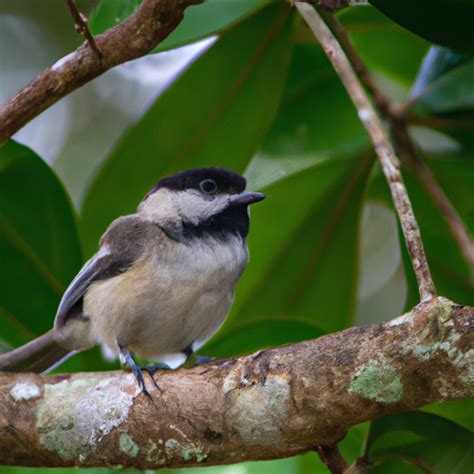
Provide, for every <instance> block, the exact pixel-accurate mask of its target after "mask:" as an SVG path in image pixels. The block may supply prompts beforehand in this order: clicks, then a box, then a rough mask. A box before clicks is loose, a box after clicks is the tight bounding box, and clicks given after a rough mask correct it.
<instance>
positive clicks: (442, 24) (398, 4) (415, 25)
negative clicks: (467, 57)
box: [369, 0, 474, 54]
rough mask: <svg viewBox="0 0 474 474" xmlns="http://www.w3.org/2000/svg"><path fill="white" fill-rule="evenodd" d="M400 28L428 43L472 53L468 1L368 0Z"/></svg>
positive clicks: (473, 26)
mask: <svg viewBox="0 0 474 474" xmlns="http://www.w3.org/2000/svg"><path fill="white" fill-rule="evenodd" d="M369 1H370V3H372V4H373V5H375V6H376V7H377V8H378V9H379V10H380V11H382V12H383V13H385V15H387V16H388V17H390V18H391V19H392V20H394V21H396V22H397V23H399V24H400V25H402V26H403V27H405V28H407V29H408V30H410V31H413V32H414V33H416V34H417V35H420V36H421V37H422V38H425V39H427V40H428V41H431V42H432V43H436V44H440V45H442V46H448V47H450V48H453V49H457V50H459V51H465V52H468V53H471V54H473V53H474V35H473V34H472V32H473V31H474V2H472V0H417V1H416V2H414V1H412V0H369Z"/></svg>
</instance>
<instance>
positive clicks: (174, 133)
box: [82, 5, 293, 254]
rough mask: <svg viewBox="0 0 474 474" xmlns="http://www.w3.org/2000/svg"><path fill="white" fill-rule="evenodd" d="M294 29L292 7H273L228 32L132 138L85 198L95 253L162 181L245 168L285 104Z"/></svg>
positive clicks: (88, 241)
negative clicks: (198, 170)
mask: <svg viewBox="0 0 474 474" xmlns="http://www.w3.org/2000/svg"><path fill="white" fill-rule="evenodd" d="M292 27H293V15H292V10H291V8H290V7H289V6H288V5H271V6H269V7H267V8H265V9H263V10H261V11H259V12H258V13H257V14H255V15H254V16H252V17H250V18H249V19H248V20H246V21H245V22H243V23H240V24H239V25H238V26H236V27H235V28H233V29H231V30H229V31H227V32H226V33H225V34H224V35H223V36H222V37H221V38H220V39H219V40H218V41H217V42H216V43H215V44H214V46H212V47H211V48H210V49H209V50H208V51H207V52H206V53H204V54H203V55H202V56H201V57H200V58H199V59H198V60H197V61H196V62H194V63H193V64H192V65H191V66H190V67H189V68H188V69H187V70H186V71H185V72H184V73H183V74H182V75H181V76H180V77H179V78H178V79H177V80H176V81H175V82H174V83H173V84H172V85H171V86H170V87H169V88H168V89H167V90H166V91H165V92H164V93H163V95H161V96H160V97H159V98H158V99H157V100H156V102H155V103H154V104H153V105H152V106H151V107H150V109H149V110H148V111H147V112H146V114H145V115H144V117H143V118H142V119H141V120H140V121H139V122H138V123H137V124H136V125H135V126H133V127H132V128H131V129H130V130H129V131H128V132H127V133H125V135H124V137H123V138H122V140H121V141H120V142H119V143H118V144H117V146H116V147H115V149H114V150H113V151H112V153H111V155H110V156H109V157H108V159H107V160H106V162H105V163H104V166H103V167H102V169H101V170H100V172H99V174H98V176H97V177H96V179H95V180H94V181H93V183H92V185H91V187H90V188H89V190H88V192H87V195H86V198H85V202H84V206H83V211H82V218H83V222H82V224H83V225H82V231H83V236H84V242H85V247H86V249H87V253H88V254H89V253H91V252H92V251H93V250H94V249H95V247H96V242H97V239H98V237H99V235H100V234H101V233H102V232H103V231H104V229H105V228H106V226H107V225H108V224H109V223H110V221H111V220H112V219H114V218H115V217H117V216H119V215H121V214H126V213H130V212H133V211H134V209H135V207H136V206H137V204H138V202H139V201H140V199H141V198H142V197H143V196H144V194H145V193H146V192H147V190H148V189H149V188H150V187H151V186H152V185H153V184H154V183H155V182H156V181H157V180H158V179H159V178H160V177H163V176H165V175H168V174H170V173H172V172H175V171H177V170H179V169H184V168H190V167H194V166H216V165H217V166H226V167H229V168H233V169H234V170H236V171H243V170H244V169H245V167H246V165H247V163H248V161H249V160H250V158H251V157H252V155H253V154H254V153H255V151H256V150H257V149H258V147H259V146H260V143H261V142H262V140H263V138H264V136H265V134H266V132H267V130H268V128H269V126H270V124H271V122H272V120H273V117H274V115H275V113H276V109H277V107H278V104H279V101H280V96H281V92H282V89H283V84H284V80H285V77H286V71H287V67H288V62H289V57H290V52H291V48H292V37H293V34H292V31H293V28H292ZM249 111H250V112H249Z"/></svg>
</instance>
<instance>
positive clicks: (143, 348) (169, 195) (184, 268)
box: [0, 168, 265, 394]
mask: <svg viewBox="0 0 474 474" xmlns="http://www.w3.org/2000/svg"><path fill="white" fill-rule="evenodd" d="M245 188H246V180H245V178H244V177H242V176H241V175H239V174H237V173H235V172H234V171H231V170H229V169H226V168H194V169H189V170H185V171H182V172H179V173H177V174H175V175H173V176H169V177H166V178H163V179H161V180H160V181H158V182H157V183H156V184H155V185H154V186H153V188H152V189H151V190H150V191H149V192H148V193H147V194H146V196H145V197H144V199H143V200H142V201H141V202H140V204H139V206H138V208H137V210H136V212H135V213H133V214H129V215H125V216H121V217H118V218H117V219H115V220H114V221H113V222H112V223H111V224H110V225H109V227H108V228H107V230H106V231H105V233H104V234H103V235H102V237H101V239H100V243H99V248H98V251H97V252H96V253H95V254H94V255H93V256H92V257H91V258H90V259H89V260H88V261H87V262H86V263H85V264H84V266H83V267H82V269H81V270H80V271H79V273H78V274H77V275H76V276H75V278H74V279H73V280H72V282H71V283H70V284H69V286H68V288H67V289H66V291H65V293H64V295H63V296H62V299H61V301H60V303H59V307H58V309H57V312H56V316H55V320H54V326H53V328H52V329H51V330H50V331H48V332H47V333H45V334H43V335H42V336H39V337H38V338H36V339H34V340H33V341H31V342H29V343H27V344H25V345H24V346H21V347H19V348H17V349H14V350H12V351H10V352H8V353H6V354H3V355H1V356H0V371H32V372H43V371H45V370H48V369H49V368H50V367H51V366H56V365H58V364H59V363H61V362H62V361H63V360H65V359H66V358H68V357H69V356H70V355H72V354H75V353H76V352H79V351H84V350H87V349H90V348H92V347H93V346H96V345H102V346H103V347H104V348H105V349H106V351H107V352H109V353H112V354H113V355H114V356H117V357H119V358H120V360H121V362H122V363H123V364H124V365H128V366H129V368H130V369H131V370H132V372H133V374H134V376H135V378H136V380H137V383H138V385H139V387H140V388H141V390H142V391H144V392H145V393H146V394H148V391H147V389H146V386H145V382H144V378H143V374H142V370H141V369H140V368H139V367H138V365H137V363H136V362H135V356H139V357H140V358H142V359H145V360H152V361H159V362H158V364H157V365H156V367H160V363H161V364H163V363H165V364H166V361H168V362H169V365H170V366H172V367H173V368H175V367H176V366H179V365H180V364H182V363H184V362H185V361H186V360H187V359H189V358H190V357H191V356H192V355H193V354H194V353H195V352H196V351H197V350H198V349H199V348H200V347H201V346H202V345H203V344H204V343H205V342H206V341H208V340H209V339H210V338H211V337H212V336H213V335H214V334H215V333H216V331H217V330H218V329H219V328H220V326H221V325H222V323H223V322H224V320H225V318H226V316H227V314H228V312H229V310H230V307H231V305H232V301H233V298H234V293H235V288H236V285H237V282H238V281H239V279H240V277H241V275H242V273H243V271H244V269H245V267H246V266H247V263H248V260H249V252H248V247H247V243H246V237H247V234H248V232H249V224H250V222H249V210H248V207H249V205H251V204H253V203H256V202H259V201H261V200H263V199H264V198H265V195H264V194H262V193H259V192H250V191H245ZM176 361H178V362H176ZM151 375H152V380H154V379H153V374H151ZM154 382H155V381H154ZM155 384H156V382H155Z"/></svg>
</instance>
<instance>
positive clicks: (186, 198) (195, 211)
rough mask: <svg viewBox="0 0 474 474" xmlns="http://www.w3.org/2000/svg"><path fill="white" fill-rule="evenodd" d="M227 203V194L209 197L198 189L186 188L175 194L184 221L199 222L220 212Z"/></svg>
mask: <svg viewBox="0 0 474 474" xmlns="http://www.w3.org/2000/svg"><path fill="white" fill-rule="evenodd" d="M228 203H229V197H228V196H227V195H223V196H215V197H213V198H209V197H207V196H204V195H202V194H201V193H200V192H199V191H195V190H188V191H182V192H179V193H177V194H176V204H177V208H178V210H179V211H178V212H179V214H180V216H181V218H182V219H183V220H184V221H188V222H191V223H193V224H199V223H200V222H204V221H206V220H208V219H210V218H211V217H212V216H215V215H216V214H219V213H220V212H222V211H223V210H224V209H225V208H226V207H227V205H228Z"/></svg>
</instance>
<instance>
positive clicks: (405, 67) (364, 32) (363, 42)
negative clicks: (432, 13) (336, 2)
mask: <svg viewBox="0 0 474 474" xmlns="http://www.w3.org/2000/svg"><path fill="white" fill-rule="evenodd" d="M338 18H339V20H340V21H341V23H342V24H343V26H344V27H345V29H346V30H347V32H348V33H349V35H350V38H351V41H352V42H353V44H354V46H355V48H356V50H357V52H358V53H359V55H360V56H361V58H362V60H363V61H364V63H365V64H366V66H367V67H368V68H369V70H370V71H371V73H372V74H373V75H374V79H375V80H376V81H377V80H378V79H379V78H378V75H380V74H382V75H383V76H384V77H386V78H389V79H390V80H392V81H395V84H396V85H397V86H398V87H400V86H401V87H403V88H404V89H406V91H408V90H409V88H410V87H411V85H412V83H413V80H414V78H415V76H416V73H417V72H418V68H419V65H420V62H421V60H422V59H423V57H424V55H425V54H426V51H427V50H428V47H429V45H428V43H427V42H426V41H424V40H422V39H421V38H419V37H417V36H415V35H414V34H412V33H410V32H409V31H407V30H405V29H404V28H402V27H400V26H399V25H398V24H397V23H395V22H393V21H391V20H390V19H389V18H387V17H386V16H384V15H383V14H381V13H380V12H379V11H378V10H377V9H376V8H374V7H371V6H361V7H357V8H346V9H344V10H342V11H341V12H340V13H339V14H338ZM378 86H379V87H381V88H382V89H383V90H384V92H385V93H386V94H388V95H389V96H391V95H393V91H392V90H391V89H392V85H391V84H388V86H389V87H388V88H387V87H386V86H387V84H386V81H378ZM395 98H396V99H397V100H400V99H403V97H395Z"/></svg>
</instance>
